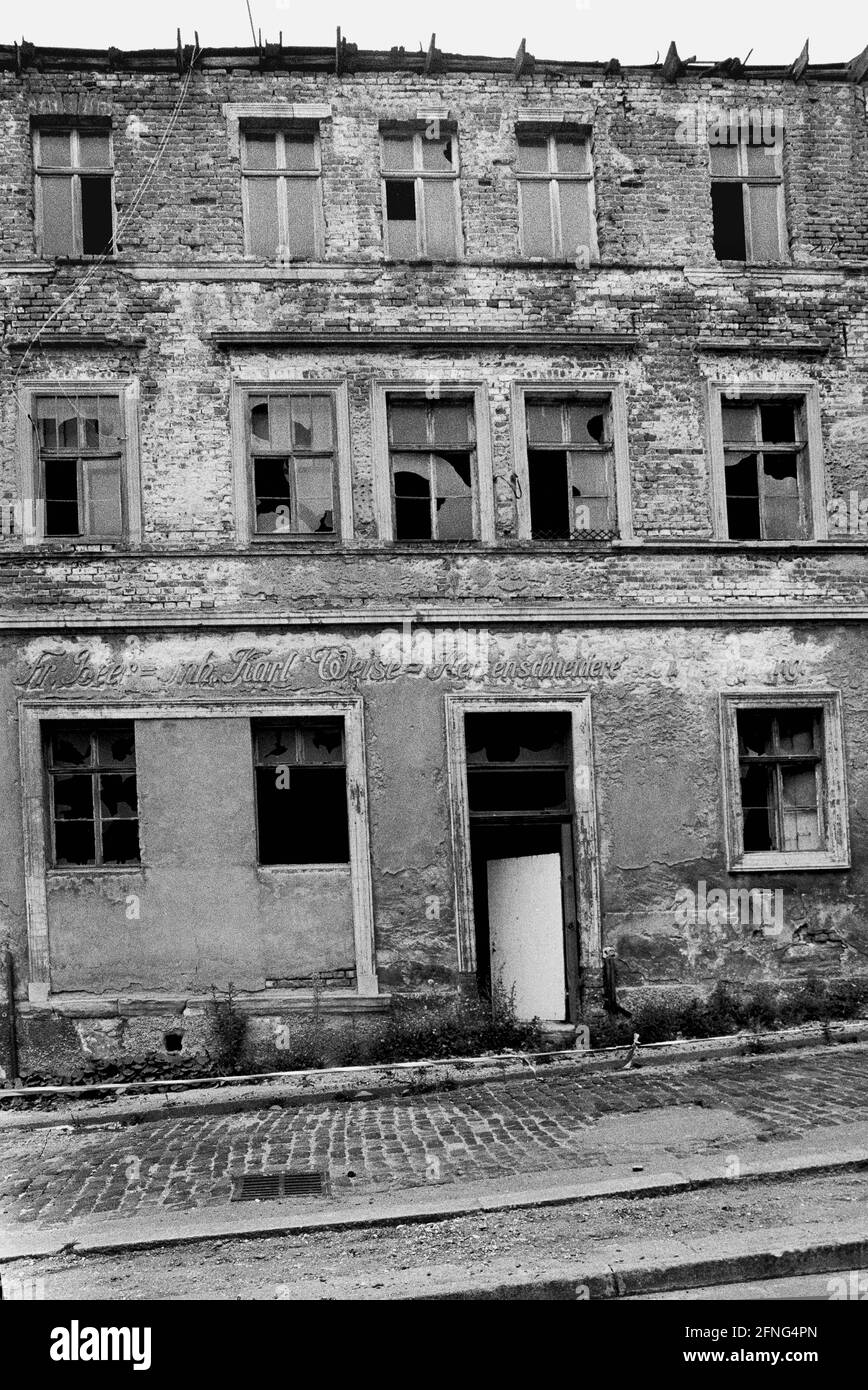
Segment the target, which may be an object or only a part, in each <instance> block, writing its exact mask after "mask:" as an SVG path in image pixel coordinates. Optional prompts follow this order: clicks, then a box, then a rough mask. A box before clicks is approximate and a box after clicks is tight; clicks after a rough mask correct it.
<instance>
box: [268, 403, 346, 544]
mask: <svg viewBox="0 0 868 1390" xmlns="http://www.w3.org/2000/svg"><path fill="white" fill-rule="evenodd" d="M247 437H248V451H249V459H250V470H251V481H252V489H253V502H254V509H255V526H254V530H255V532H256V534H257V535H260V536H263V535H267V536H270V535H287V536H305V537H311V536H316V537H317V538H319V539H324V538H326V539H327V538H330V537H334V536H335V535H336V534H337V525H336V516H335V512H336V501H335V416H334V397H333V395H332V393H331V392H317V391H268V392H250V394H249V395H248V397H247Z"/></svg>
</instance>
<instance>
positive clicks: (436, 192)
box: [382, 121, 460, 261]
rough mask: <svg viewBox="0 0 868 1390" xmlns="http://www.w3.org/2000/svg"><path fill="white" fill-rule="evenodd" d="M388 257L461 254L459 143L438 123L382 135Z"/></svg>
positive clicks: (444, 258)
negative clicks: (419, 128)
mask: <svg viewBox="0 0 868 1390" xmlns="http://www.w3.org/2000/svg"><path fill="white" fill-rule="evenodd" d="M382 169H383V207H384V213H385V226H386V255H387V256H388V258H389V259H390V260H393V261H395V260H415V259H424V260H433V261H454V260H456V259H457V257H458V255H459V253H460V233H459V216H458V208H459V203H458V141H457V137H456V136H455V134H454V132H449V131H447V130H444V128H443V126H442V125H441V123H440V122H439V121H434V122H432V123H431V124H430V125H428V126H426V127H425V128H424V129H421V130H409V129H398V130H384V131H383V132H382Z"/></svg>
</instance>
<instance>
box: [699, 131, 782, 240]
mask: <svg viewBox="0 0 868 1390" xmlns="http://www.w3.org/2000/svg"><path fill="white" fill-rule="evenodd" d="M722 134H723V136H724V139H725V140H726V143H717V144H714V143H711V142H710V143H709V157H710V161H711V209H712V218H713V235H714V254H715V256H716V257H717V259H718V260H720V261H758V262H763V261H780V260H782V259H783V258H784V257H785V255H786V224H785V215H784V176H783V150H782V140H781V132H780V131H779V130H777V128H774V129H766V128H765V127H763V128H762V129H758V128H757V122H756V121H755V120H753V121H751V120H744V121H741V122H737V123H735V125H734V127H728V128H727V129H726V130H725V132H722Z"/></svg>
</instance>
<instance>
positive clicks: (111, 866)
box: [43, 719, 142, 874]
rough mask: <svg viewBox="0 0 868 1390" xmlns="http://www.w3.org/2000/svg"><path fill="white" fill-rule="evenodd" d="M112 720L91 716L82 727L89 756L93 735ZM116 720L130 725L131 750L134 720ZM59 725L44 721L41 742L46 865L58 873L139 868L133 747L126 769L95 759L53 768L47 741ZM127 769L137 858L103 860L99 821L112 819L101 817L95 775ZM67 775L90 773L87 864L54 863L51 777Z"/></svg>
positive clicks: (119, 773)
mask: <svg viewBox="0 0 868 1390" xmlns="http://www.w3.org/2000/svg"><path fill="white" fill-rule="evenodd" d="M61 722H62V724H63V726H64V727H65V726H66V721H61ZM112 722H114V721H109V720H94V721H93V722H92V723H90V724H89V725H88V726H87V730H86V731H87V733H88V735H89V737H90V741H91V757H92V758H93V757H94V754H93V743H94V739H95V738H96V737H98V735H99V734H100V733H102V732H105V729H106V727H111V724H112ZM120 722H121V723H123V724H129V726H130V728H131V729H132V735H133V749H134V750H135V736H136V729H135V723H134V722H133V720H131V719H127V720H122V721H120ZM59 728H60V725H56V724H55V721H53V720H52V721H50V722H48V721H46V729H45V737H44V743H43V759H44V763H43V766H44V774H45V798H46V807H47V830H48V846H47V859H48V861H49V866H50V868H51V869H53V870H57V871H58V872H62V873H73V874H74V873H83V874H89V873H93V871H94V869H103V870H108V871H110V872H112V873H114V872H115V871H116V870H118V869H121V870H123V869H141V868H142V844H141V833H140V826H141V807H140V803H139V770H138V763H137V761H136V759H135V751H134V753H133V767H132V770H130V769H129V768H117V767H113V766H111V765H106V766H101V765H100V764H99V763H98V762H97V761H92V762H91V763H89V764H88V766H87V767H81V768H78V769H76V768H63V769H55V768H54V767H53V765H52V763H51V759H50V756H49V745H50V741H51V738H52V736H53V735H54V734H55V733H56V732H58V731H59ZM131 771H132V776H133V777H135V779H136V816H135V821H136V828H137V839H138V844H139V857H138V859H130V860H125V861H124V862H123V863H115V862H113V861H111V860H109V861H107V860H105V859H104V858H103V844H102V824H103V820H104V819H109V820H111V819H113V817H104V816H103V814H102V808H101V805H100V794H99V789H98V783H99V779H100V778H101V777H103V776H109V777H111V776H122V775H124V774H126V775H127V776H129V775H130V772H131ZM67 775H71V776H85V777H90V780H91V801H92V810H93V816H92V821H93V827H94V862H93V863H92V864H89V863H83V864H58V862H57V834H56V829H57V817H56V815H55V813H54V797H55V781H56V778H57V777H58V776H61V777H63V776H67ZM130 819H132V817H130Z"/></svg>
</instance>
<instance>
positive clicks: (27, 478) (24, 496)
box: [17, 377, 142, 547]
mask: <svg viewBox="0 0 868 1390" xmlns="http://www.w3.org/2000/svg"><path fill="white" fill-rule="evenodd" d="M99 395H103V396H108V395H114V396H117V398H118V401H119V404H120V414H121V427H122V429H123V437H122V439H121V451H122V459H121V505H122V508H123V523H124V525H123V534H122V535H121V536H110V537H99V536H96V537H90V536H88V535H81V536H46V534H45V507H44V505H43V504H44V498H43V497H42V495H41V491H42V478H41V468H40V461H39V452H38V449H37V444H36V428H35V424H34V422H35V420H36V401H37V399H38V397H40V396H70V397H73V396H99ZM17 431H18V439H17V452H18V460H19V468H18V486H19V489H20V494H19V495H20V498H21V502H22V507H21V515H22V523H21V534H22V540H23V542H24V544H25V545H52V546H69V547H71V546H87V545H100V546H114V547H123V546H125V545H128V544H129V545H139V544H140V543H141V540H142V487H141V468H140V463H139V387H138V382H137V381H135V380H130V379H127V380H123V381H112V380H110V379H105V378H102V379H100V380H90V381H83V380H82V379H81V378H80V377H77V378H75V379H74V380H60V379H54V380H49V379H46V380H40V381H27V382H26V383H25V385H24V386H22V387H21V388H20V389H19V393H18V426H17Z"/></svg>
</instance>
